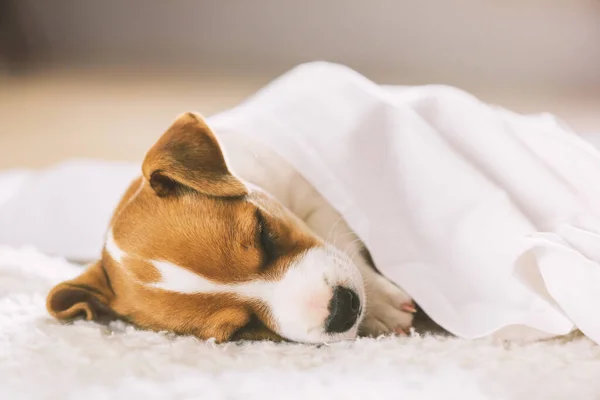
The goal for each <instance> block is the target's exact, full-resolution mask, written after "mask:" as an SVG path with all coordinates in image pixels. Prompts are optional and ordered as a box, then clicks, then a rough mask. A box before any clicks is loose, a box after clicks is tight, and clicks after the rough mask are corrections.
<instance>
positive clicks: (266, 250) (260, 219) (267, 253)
mask: <svg viewBox="0 0 600 400" xmlns="http://www.w3.org/2000/svg"><path fill="white" fill-rule="evenodd" d="M256 220H257V232H258V235H257V236H258V237H257V242H258V246H259V247H260V248H261V249H262V253H263V261H262V264H263V267H266V266H268V265H269V264H270V263H271V262H272V261H273V260H274V259H276V258H277V256H278V246H277V239H278V237H277V234H276V233H275V232H274V231H273V230H272V229H271V228H270V227H269V223H268V221H267V219H266V218H265V217H264V215H263V214H262V212H261V211H260V210H258V209H257V210H256Z"/></svg>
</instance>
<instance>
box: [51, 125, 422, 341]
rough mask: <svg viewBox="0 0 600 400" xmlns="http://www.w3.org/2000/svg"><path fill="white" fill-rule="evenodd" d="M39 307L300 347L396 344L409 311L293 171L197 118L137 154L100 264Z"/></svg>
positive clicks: (65, 316) (64, 315) (407, 302)
mask: <svg viewBox="0 0 600 400" xmlns="http://www.w3.org/2000/svg"><path fill="white" fill-rule="evenodd" d="M224 154H227V160H226V158H225V155H224ZM47 308H48V311H49V312H50V314H51V315H53V316H54V317H56V318H58V319H60V320H69V319H72V318H75V317H78V316H83V317H85V318H86V319H87V320H96V321H106V320H111V319H117V318H119V319H123V320H126V321H129V322H131V323H132V324H135V325H136V326H138V327H141V328H144V329H151V330H155V331H171V332H175V333H178V334H184V335H195V336H197V337H198V338H201V339H209V338H215V339H216V340H217V341H218V342H224V341H234V340H264V339H270V340H289V341H297V342H305V343H323V342H332V341H338V340H347V339H353V338H355V337H356V336H357V335H359V334H362V335H380V334H386V333H393V332H396V333H402V332H404V331H406V329H408V328H409V327H410V325H411V322H412V317H413V315H412V313H414V311H415V309H414V306H413V304H412V301H411V299H410V298H409V297H408V296H407V295H406V294H405V293H404V292H403V291H402V290H401V289H400V288H398V287H397V286H396V285H394V284H393V283H391V282H390V281H388V280H387V279H386V278H384V277H383V276H381V275H380V274H378V273H377V272H376V271H375V269H374V268H373V266H372V265H370V263H369V257H368V253H367V252H366V251H365V249H364V248H363V245H362V244H361V242H360V241H359V240H358V238H357V237H356V235H354V234H353V232H352V231H351V230H350V228H349V227H348V225H347V224H346V223H345V221H344V220H343V219H342V217H341V216H340V215H339V213H337V212H336V211H335V210H334V209H333V208H332V207H331V206H330V205H329V204H328V203H327V202H326V201H325V200H324V199H323V197H322V196H320V195H319V194H318V193H317V192H316V190H315V189H314V188H313V187H312V186H311V185H310V184H309V183H308V182H307V181H306V180H304V179H303V178H302V177H301V176H300V174H299V173H298V172H297V171H296V170H294V168H292V167H291V166H290V165H289V164H287V163H286V162H285V160H283V159H281V158H280V157H279V156H277V155H276V154H275V153H273V152H272V151H270V150H269V149H267V148H265V147H264V146H262V145H260V144H258V143H257V142H254V141H253V140H252V139H250V138H249V137H245V136H243V135H237V134H224V135H221V136H219V139H217V136H216V135H215V134H214V133H213V132H212V131H211V130H210V128H209V127H208V126H207V124H206V122H205V121H204V120H203V119H202V118H201V117H200V116H199V115H197V114H193V113H186V114H183V115H182V116H180V117H179V118H178V119H177V120H176V121H175V122H174V123H173V125H172V126H171V127H170V128H169V129H168V130H167V131H166V133H165V134H164V135H163V136H162V137H161V138H160V139H159V140H158V142H157V143H156V144H155V145H154V146H153V147H152V148H151V149H150V150H149V151H148V153H147V154H146V157H145V159H144V162H143V165H142V176H141V177H139V178H138V179H136V180H135V181H134V182H132V184H131V186H130V187H129V188H128V190H127V191H126V193H125V194H124V196H123V198H122V200H121V202H120V203H119V205H118V206H117V208H116V210H115V212H114V215H113V217H112V220H111V222H110V226H109V228H108V232H107V234H106V242H105V245H104V249H103V252H102V256H101V258H100V259H99V260H98V261H97V262H95V263H93V264H91V265H90V266H89V267H88V268H87V269H86V270H85V272H84V273H82V274H81V275H80V276H79V277H77V278H75V279H73V280H71V281H67V282H63V283H61V284H59V285H57V286H56V287H54V288H53V289H52V290H51V292H50V293H49V295H48V298H47Z"/></svg>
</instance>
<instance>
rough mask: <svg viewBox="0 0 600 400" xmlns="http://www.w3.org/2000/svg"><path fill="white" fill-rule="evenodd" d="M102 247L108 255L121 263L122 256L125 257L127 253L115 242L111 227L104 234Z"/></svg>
mask: <svg viewBox="0 0 600 400" xmlns="http://www.w3.org/2000/svg"><path fill="white" fill-rule="evenodd" d="M104 249H105V250H106V252H107V253H108V255H109V256H110V257H111V258H112V259H113V260H115V261H116V262H118V263H121V262H122V261H123V258H125V256H126V255H127V254H126V253H125V252H124V251H123V250H121V248H120V247H119V245H117V242H115V237H114V235H113V231H112V229H111V230H109V231H108V233H107V234H106V243H105V244H104Z"/></svg>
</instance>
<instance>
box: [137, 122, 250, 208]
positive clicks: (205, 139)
mask: <svg viewBox="0 0 600 400" xmlns="http://www.w3.org/2000/svg"><path fill="white" fill-rule="evenodd" d="M142 170H143V173H144V177H145V178H146V179H147V180H148V182H150V185H151V186H152V188H153V189H154V191H155V192H156V194H158V195H159V196H168V195H171V194H174V193H177V191H178V190H179V189H181V188H182V187H186V188H191V189H193V190H195V191H197V192H200V193H203V194H206V195H210V196H217V197H238V196H243V195H245V194H247V189H246V187H245V186H244V184H243V183H242V182H241V181H240V180H239V179H237V178H236V177H234V176H233V175H232V174H231V173H230V172H229V169H228V168H227V164H226V163H225V158H224V156H223V152H222V151H221V147H220V146H219V142H218V141H217V138H216V137H215V135H214V134H213V132H212V131H211V130H210V128H209V127H208V126H207V125H206V123H205V122H204V120H203V119H202V117H200V116H199V115H196V114H193V113H186V114H183V115H181V116H180V117H179V118H177V120H176V121H175V122H174V123H173V125H171V127H170V128H169V129H168V130H167V132H166V133H165V134H164V135H163V136H162V137H161V138H160V139H159V140H158V142H156V144H155V145H154V146H153V147H152V148H151V149H150V151H148V153H147V154H146V158H145V160H144V164H143V166H142Z"/></svg>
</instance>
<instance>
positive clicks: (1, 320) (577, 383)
mask: <svg viewBox="0 0 600 400" xmlns="http://www.w3.org/2000/svg"><path fill="white" fill-rule="evenodd" d="M79 269H80V267H78V266H75V265H72V264H69V263H67V262H65V261H63V260H60V259H52V258H48V257H46V256H44V255H41V254H39V253H37V252H36V251H34V250H32V249H22V250H15V249H11V248H2V247H0V398H1V399H7V400H8V399H11V400H12V399H61V400H64V399H80V398H85V399H86V400H92V399H137V398H143V399H191V398H194V399H236V398H241V399H254V398H256V399H261V400H263V399H269V398H273V399H335V398H340V399H345V400H349V399H370V398H386V399H387V398H389V399H566V398H571V399H577V400H584V399H597V398H599V397H600V346H596V345H594V344H592V343H591V342H590V341H588V340H587V339H585V338H583V337H580V336H576V337H573V338H570V339H569V340H565V339H562V340H554V341H549V342H545V343H536V344H530V345H514V344H513V345H507V344H502V343H494V342H492V341H488V340H479V341H466V340H459V339H448V338H436V337H410V338H380V339H377V340H375V339H362V340H358V341H354V342H346V343H338V344H334V345H330V346H309V345H298V344H272V343H255V344H233V343H232V344H226V345H215V344H214V343H212V342H202V341H199V340H197V339H195V338H191V337H175V336H173V335H169V334H157V333H152V332H144V331H139V330H136V329H134V328H132V327H131V326H127V325H125V324H122V323H115V324H113V325H111V326H109V327H105V326H101V325H97V324H94V323H90V322H84V321H79V322H76V323H74V324H72V325H64V324H61V323H59V322H57V321H55V320H53V319H51V318H50V317H49V316H48V315H47V314H46V311H45V308H44V302H45V295H46V292H47V291H48V289H49V288H50V287H51V286H52V285H53V284H54V283H56V282H58V281H60V280H63V279H67V278H70V277H72V276H74V275H76V274H77V273H78V271H79Z"/></svg>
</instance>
